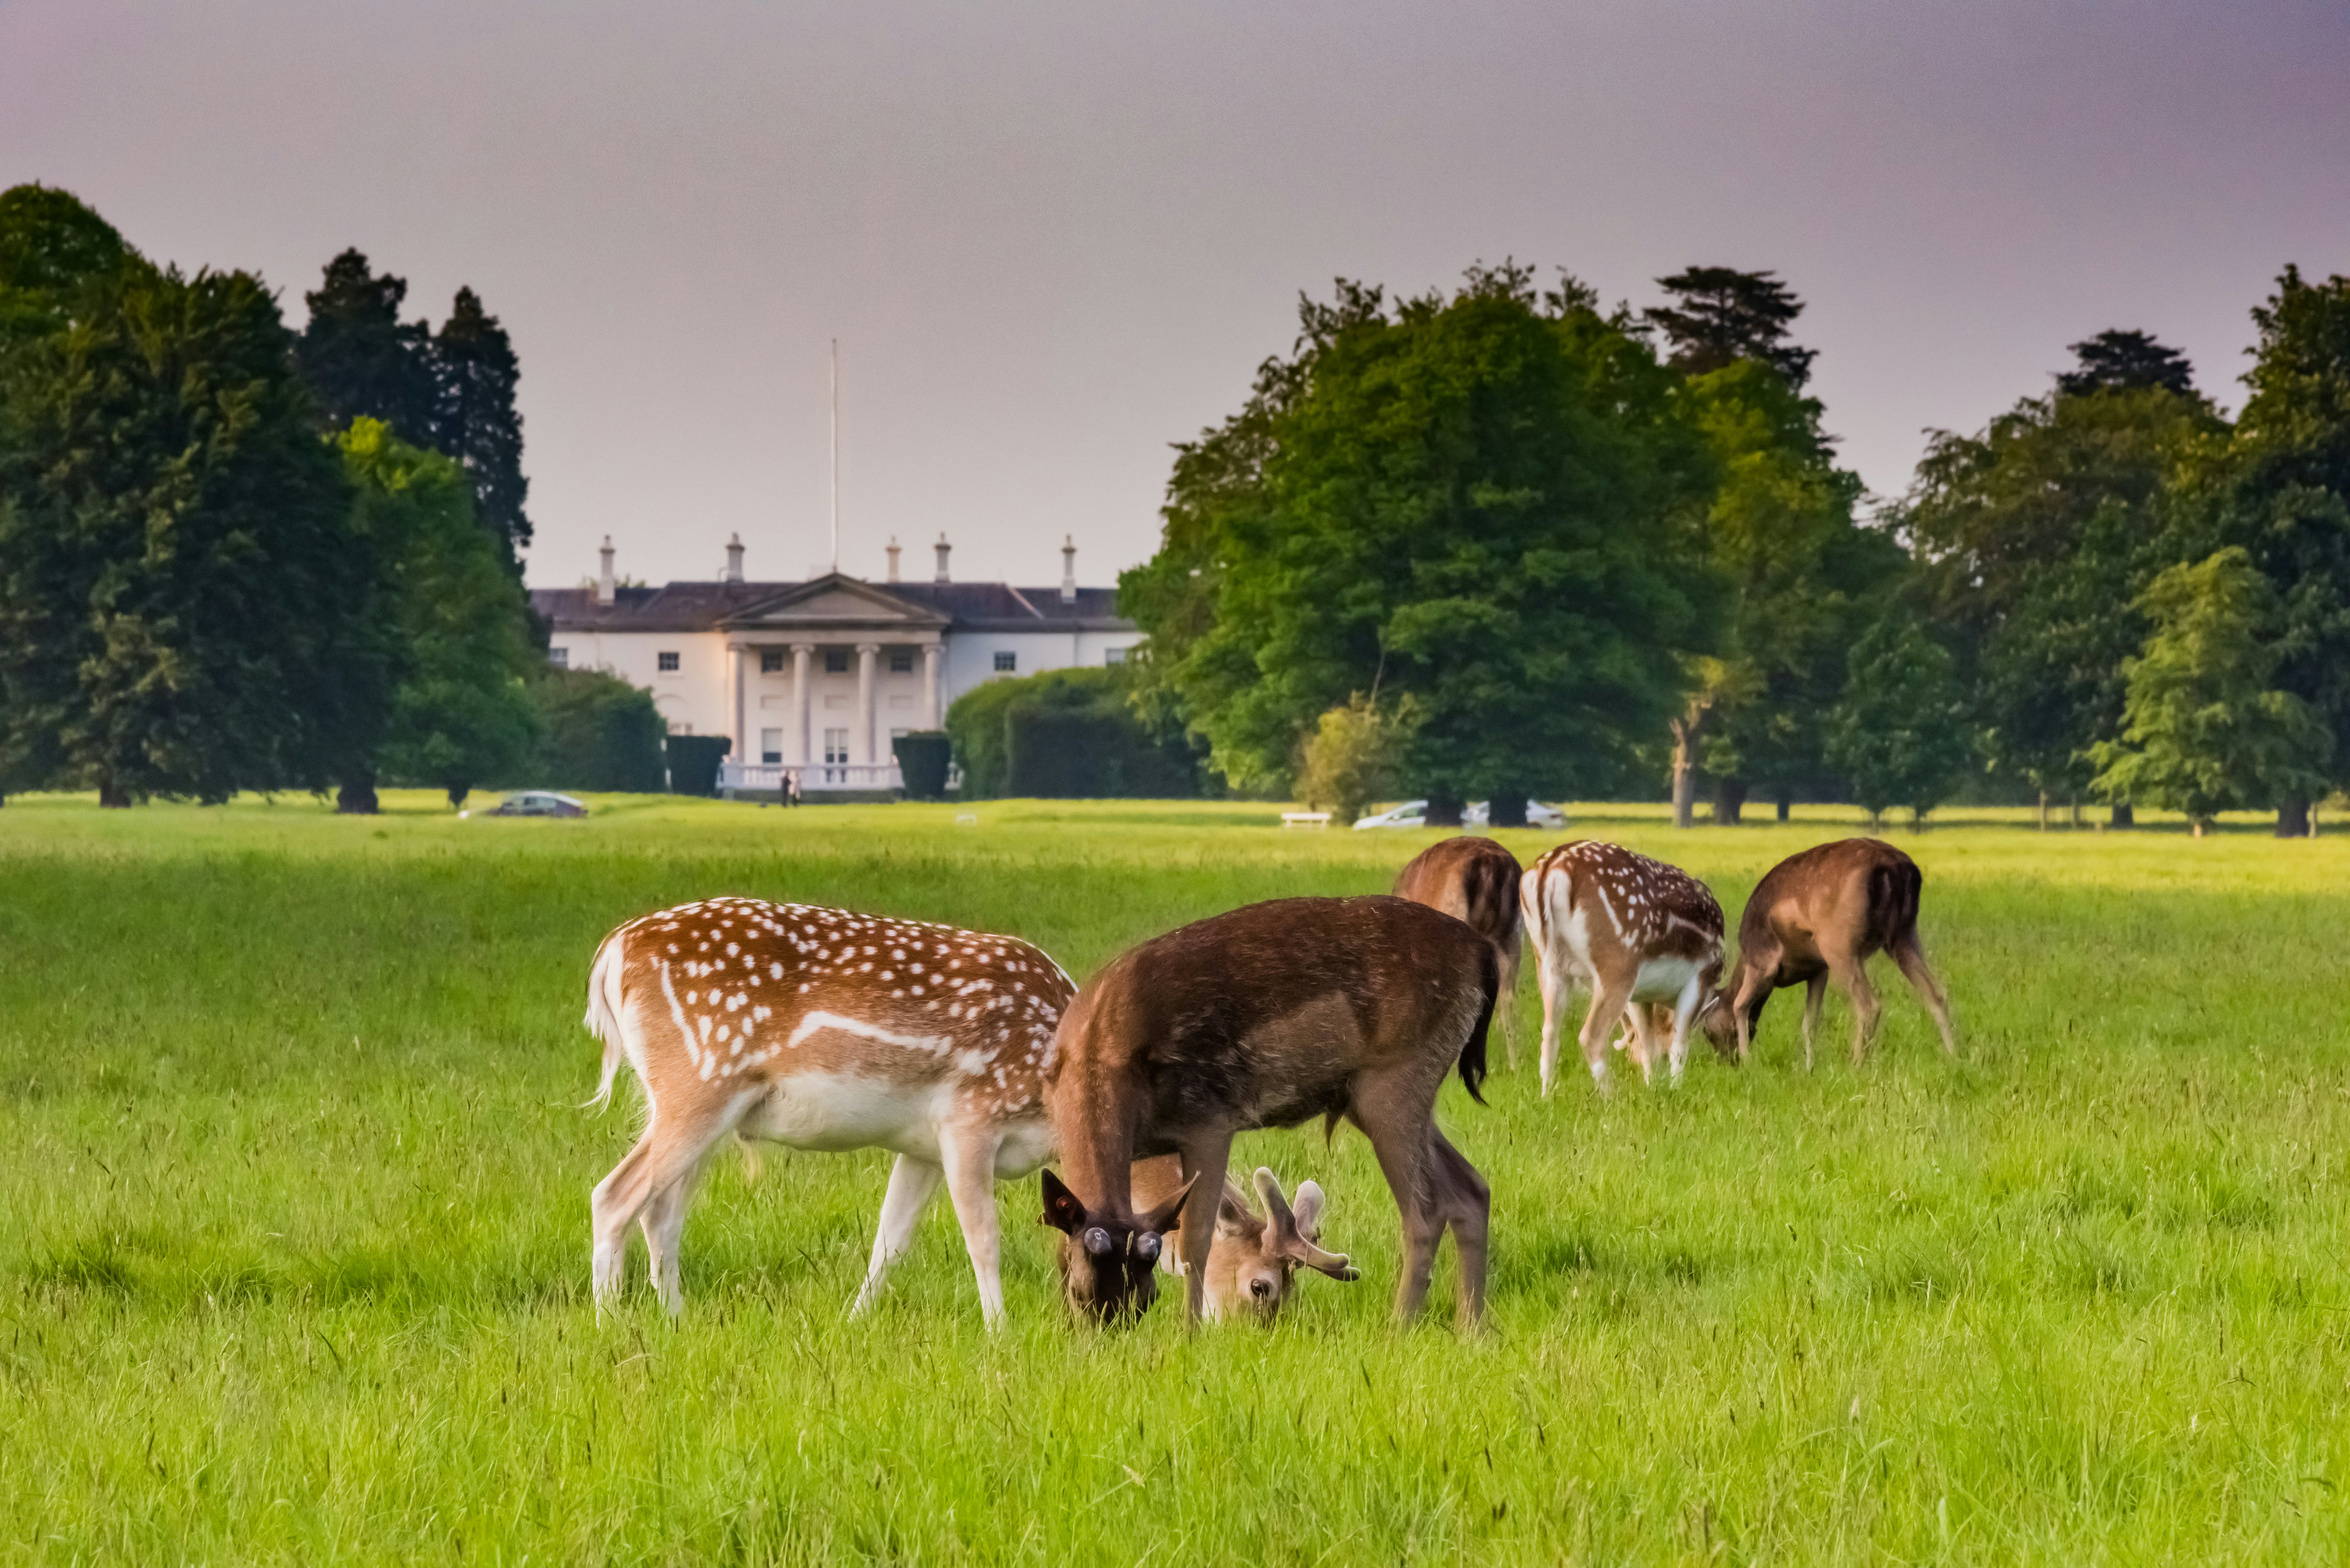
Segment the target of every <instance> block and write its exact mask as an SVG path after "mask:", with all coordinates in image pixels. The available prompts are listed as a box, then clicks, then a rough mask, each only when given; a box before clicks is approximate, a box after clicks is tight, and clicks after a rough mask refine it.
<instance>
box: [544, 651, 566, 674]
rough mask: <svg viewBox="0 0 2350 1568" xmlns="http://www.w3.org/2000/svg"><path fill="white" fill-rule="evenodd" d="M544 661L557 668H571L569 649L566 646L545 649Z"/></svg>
mask: <svg viewBox="0 0 2350 1568" xmlns="http://www.w3.org/2000/svg"><path fill="white" fill-rule="evenodd" d="M546 661H547V662H548V663H549V664H552V665H553V666H555V668H556V669H557V670H568V669H570V668H571V650H570V649H567V648H550V649H547V650H546Z"/></svg>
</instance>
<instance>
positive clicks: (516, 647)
mask: <svg viewBox="0 0 2350 1568" xmlns="http://www.w3.org/2000/svg"><path fill="white" fill-rule="evenodd" d="M336 445H337V446H338V449H339V450H340V452H341V453H342V458H343V468H344V472H346V473H348V475H349V476H350V479H351V482H352V484H353V487H354V488H355V490H356V491H357V493H358V502H357V508H358V510H357V515H356V519H355V526H356V528H357V530H358V531H359V533H360V534H361V535H364V536H365V537H366V538H367V539H368V540H369V542H370V544H371V545H373V547H374V550H375V554H376V558H377V560H378V561H379V563H380V574H381V575H380V579H379V586H378V593H377V596H376V599H375V604H374V608H373V611H372V613H373V615H374V616H375V617H377V618H379V619H380V622H381V623H382V624H383V625H384V627H385V628H387V630H388V633H389V636H390V639H391V643H392V658H393V661H394V663H393V668H394V671H395V679H396V681H397V685H396V687H395V688H394V691H393V695H392V703H391V716H390V727H389V729H388V731H387V732H386V734H385V737H384V742H383V749H382V752H381V753H380V766H381V768H382V770H383V772H384V773H385V774H389V775H390V776H391V777H393V778H395V779H399V780H400V781H402V782H410V783H415V784H431V785H432V786H433V787H434V788H437V789H442V790H445V791H447V792H448V795H449V801H450V804H451V805H452V806H453V805H463V804H464V800H465V796H466V794H468V793H469V792H470V791H471V790H472V789H473V786H474V785H476V784H483V783H485V782H487V781H490V780H493V779H500V778H508V777H512V776H514V775H515V774H517V773H519V772H520V771H521V770H522V769H523V768H524V767H525V765H526V764H527V763H528V762H529V760H530V758H531V757H532V755H533V753H534V751H535V749H536V745H537V743H538V739H539V736H538V711H537V708H536V706H535V705H534V704H533V702H532V701H531V698H530V694H529V692H528V691H526V690H525V680H527V678H528V677H529V676H531V675H533V674H534V673H536V670H537V668H538V666H539V665H540V664H541V663H542V662H543V660H542V659H540V658H539V657H538V655H537V650H536V649H535V648H534V647H533V645H532V640H531V636H530V628H529V613H530V609H529V604H528V601H527V600H525V598H524V597H523V592H522V589H521V587H520V586H519V585H517V584H516V583H515V580H514V578H513V577H511V576H508V575H507V573H506V571H505V566H504V561H503V560H502V559H501V558H500V556H499V552H498V548H497V545H496V542H495V541H494V540H493V539H492V538H491V537H490V536H489V535H487V534H486V533H484V531H483V530H482V528H481V527H480V525H479V524H476V523H475V522H474V521H473V487H472V485H471V484H469V483H467V481H466V478H465V474H464V472H463V470H462V469H460V468H459V467H458V466H457V465H456V463H455V462H452V461H451V460H450V459H448V458H446V457H443V456H442V455H441V454H440V453H439V452H423V451H420V450H419V449H417V448H415V447H413V446H411V445H409V444H408V443H407V442H405V441H400V439H399V438H398V437H396V436H394V435H393V434H392V433H391V432H390V430H389V429H388V428H387V427H386V426H385V425H384V424H383V423H382V422H380V421H377V420H373V419H369V418H367V417H365V416H361V417H360V418H359V419H357V420H355V421H352V423H351V426H350V428H349V429H348V431H345V432H344V433H343V434H342V435H341V436H340V437H339V438H338V440H337V441H336ZM360 793H361V792H360V791H359V790H354V791H352V794H354V795H355V796H356V795H358V794H360ZM373 794H374V791H373V789H372V787H365V788H364V795H365V797H366V803H365V804H361V803H360V802H359V800H357V799H354V800H353V801H352V802H351V803H349V804H348V805H347V809H355V810H366V809H370V808H371V805H372V796H373Z"/></svg>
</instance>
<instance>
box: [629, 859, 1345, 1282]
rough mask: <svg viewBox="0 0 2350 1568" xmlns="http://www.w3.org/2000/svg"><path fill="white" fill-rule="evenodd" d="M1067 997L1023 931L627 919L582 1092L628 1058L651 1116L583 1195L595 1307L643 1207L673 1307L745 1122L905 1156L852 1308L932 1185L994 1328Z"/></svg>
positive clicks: (1066, 982) (747, 918)
mask: <svg viewBox="0 0 2350 1568" xmlns="http://www.w3.org/2000/svg"><path fill="white" fill-rule="evenodd" d="M1075 993H1076V985H1075V984H1074V983H1073V982H1072V981H1070V979H1069V977H1068V976H1067V975H1066V974H1064V973H1063V972H1062V971H1061V968H1060V966H1059V965H1058V964H1056V963H1055V962H1054V961H1052V960H1051V959H1050V958H1047V957H1046V956H1045V954H1044V953H1042V952H1040V951H1039V950H1036V949H1035V948H1033V947H1031V946H1029V945H1028V944H1027V943H1026V942H1024V941H1021V940H1018V939H1017V938H1014V937H1003V936H990V935H986V934H983V933H981V932H977V931H966V930H958V929H955V928H953V927H951V926H937V925H928V924H925V923H922V922H920V921H915V920H893V919H883V918H880V917H878V916H871V915H859V914H855V913H852V912H850V911H848V910H846V909H818V908H814V907H811V906H808V905H805V904H771V903H767V902H765V901H764V900H762V899H757V898H712V899H708V900H706V901H704V902H702V903H699V904H686V905H682V906H681V907H679V908H677V909H663V910H661V911H660V912H659V913H657V914H651V915H647V916H645V917H643V918H642V919H636V920H631V921H629V923H628V924H627V925H625V926H622V927H621V928H620V929H619V930H616V931H614V932H613V933H612V934H611V935H610V936H608V937H607V938H605V939H604V943H603V946H602V947H601V948H600V949H599V950H598V952H597V954H596V961H595V964H594V967H593V969H592V970H591V971H590V972H589V975H588V981H587V1028H588V1029H589V1031H590V1032H591V1033H594V1034H595V1035H596V1036H597V1037H598V1038H599V1039H600V1040H602V1041H603V1043H604V1062H603V1077H602V1082H601V1083H600V1084H599V1085H598V1087H597V1091H596V1097H595V1100H594V1101H592V1102H591V1103H592V1104H598V1105H600V1104H604V1103H606V1102H608V1101H609V1099H610V1098H611V1094H612V1082H613V1078H614V1076H615V1075H617V1074H618V1073H619V1068H620V1064H621V1063H622V1062H623V1061H625V1062H626V1063H627V1064H629V1066H630V1067H631V1068H633V1069H634V1070H635V1072H636V1075H637V1076H638V1078H639V1081H641V1082H642V1083H643V1085H644V1088H645V1096H646V1098H647V1099H648V1100H649V1101H650V1110H651V1115H650V1117H649V1118H648V1120H647V1122H646V1126H645V1131H644V1136H643V1137H640V1138H639V1139H638V1141H637V1145H636V1147H634V1148H632V1149H630V1150H629V1153H628V1156H627V1158H624V1159H622V1160H621V1161H620V1163H619V1165H618V1166H616V1167H614V1168H613V1170H612V1173H611V1174H610V1175H609V1176H607V1177H606V1178H605V1179H603V1180H602V1181H601V1182H599V1183H598V1184H597V1187H596V1190H595V1195H594V1200H593V1205H592V1226H593V1232H594V1236H595V1290H596V1295H597V1298H598V1300H599V1301H601V1300H603V1299H606V1298H608V1297H609V1296H611V1295H612V1294H613V1293H615V1292H617V1291H618V1290H619V1288H620V1282H621V1278H622V1273H623V1269H624V1264H625V1262H626V1258H627V1248H628V1232H629V1225H630V1224H631V1223H634V1222H636V1221H639V1220H641V1221H642V1223H643V1228H644V1233H645V1243H646V1246H647V1249H648V1250H649V1251H650V1254H651V1272H652V1282H653V1287H654V1289H655V1290H657V1291H658V1292H659V1293H660V1297H661V1301H662V1303H664V1304H665V1305H666V1306H667V1307H668V1308H669V1310H670V1311H671V1312H672V1313H674V1312H677V1311H678V1310H679V1309H680V1308H681V1306H682V1304H683V1297H682V1295H681V1293H680V1291H679V1288H678V1241H679V1237H680V1234H681V1231H683V1229H684V1226H685V1210H686V1205H687V1202H688V1200H689V1199H690V1197H691V1191H692V1184H693V1179H694V1175H695V1173H696V1171H697V1170H698V1169H699V1168H700V1167H701V1164H702V1160H703V1158H705V1157H706V1156H707V1155H708V1154H709V1153H710V1151H711V1150H712V1148H714V1147H717V1146H718V1145H719V1144H720V1143H721V1142H722V1141H723V1139H725V1138H726V1137H727V1136H728V1135H729V1134H736V1135H739V1136H741V1137H743V1138H744V1139H746V1140H747V1139H753V1138H764V1139H772V1140H774V1141H775V1142H778V1143H784V1144H788V1145H791V1146H793V1147H798V1148H806V1149H826V1150H844V1149H853V1148H869V1147H881V1148H889V1149H894V1150H896V1151H897V1155H898V1159H897V1163H896V1164H895V1165H894V1166H893V1167H892V1168H890V1172H889V1191H888V1195H887V1196H886V1197H885V1198H883V1199H882V1202H881V1221H880V1225H879V1230H878V1231H877V1233H876V1234H875V1236H874V1239H873V1258H872V1262H871V1264H870V1266H869V1267H868V1270H867V1272H866V1276H865V1283H864V1286H863V1288H862V1289H860V1290H859V1291H858V1294H857V1301H856V1304H855V1306H854V1307H853V1308H852V1309H851V1311H852V1313H861V1312H863V1311H865V1310H866V1309H867V1308H868V1307H869V1306H870V1305H871V1304H872V1303H873V1301H874V1299H875V1298H876V1296H877V1295H878V1294H879V1291H880V1288H881V1282H882V1277H883V1275H884V1273H885V1272H887V1271H888V1269H889V1264H890V1262H892V1261H893V1260H895V1259H896V1258H897V1257H898V1256H899V1254H900V1253H902V1252H903V1251H905V1250H906V1248H907V1246H908V1244H909V1243H910V1241H912V1239H913V1233H914V1224H915V1221H916V1220H919V1219H920V1217H921V1212H922V1210H923V1208H924V1207H925V1206H926V1205H927V1204H928V1203H929V1202H930V1199H931V1197H932V1196H933V1195H934V1194H935V1193H936V1192H937V1191H938V1189H939V1186H940V1183H941V1181H943V1182H944V1183H945V1185H946V1188H947V1191H948V1194H949V1196H950V1197H951V1198H952V1199H953V1200H954V1207H955V1217H956V1219H957V1220H959V1221H961V1223H962V1233H963V1242H964V1245H965V1247H966V1248H967V1249H968V1250H969V1251H970V1253H971V1262H972V1272H973V1273H974V1274H976V1275H977V1277H978V1281H979V1300H980V1310H981V1312H982V1314H983V1316H984V1317H985V1319H986V1321H987V1323H988V1324H989V1325H990V1326H991V1327H993V1326H994V1325H995V1324H999V1323H1000V1322H1001V1321H1002V1320H1003V1283H1002V1279H1001V1273H1000V1268H999V1246H1000V1240H999V1236H998V1226H997V1219H996V1207H995V1182H996V1179H998V1178H999V1177H1009V1176H1024V1175H1025V1174H1027V1173H1028V1172H1029V1171H1032V1170H1034V1169H1035V1168H1037V1167H1038V1166H1040V1165H1042V1164H1044V1163H1045V1160H1047V1159H1048V1158H1051V1157H1052V1153H1053V1131H1052V1124H1051V1122H1050V1120H1049V1119H1048V1118H1047V1116H1046V1115H1045V1103H1044V1095H1043V1089H1044V1085H1043V1081H1042V1080H1043V1074H1044V1068H1045V1062H1046V1060H1047V1059H1048V1057H1049V1055H1050V1054H1051V1050H1052V1044H1053V1030H1054V1027H1055V1025H1056V1024H1057V1023H1059V1022H1060V1017H1061V1012H1062V1010H1063V1009H1064V1008H1065V1007H1066V1006H1067V1005H1068V1002H1069V998H1070V997H1071V996H1072V995H1074V994H1075ZM1225 1248H1226V1250H1227V1251H1232V1252H1233V1253H1234V1254H1235V1257H1236V1259H1237V1258H1238V1257H1240V1256H1242V1255H1247V1256H1253V1255H1254V1252H1253V1250H1252V1248H1251V1247H1250V1246H1248V1245H1246V1244H1243V1243H1242V1242H1237V1241H1236V1242H1229V1243H1226V1244H1225ZM1340 1262H1341V1264H1342V1265H1343V1262H1344V1260H1343V1259H1342V1260H1340ZM1234 1266H1235V1267H1237V1266H1238V1263H1237V1262H1235V1264H1234Z"/></svg>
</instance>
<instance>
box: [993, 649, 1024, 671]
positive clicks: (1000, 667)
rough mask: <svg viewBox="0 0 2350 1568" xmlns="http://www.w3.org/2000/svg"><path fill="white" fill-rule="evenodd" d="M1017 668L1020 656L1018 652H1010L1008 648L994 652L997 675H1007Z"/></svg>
mask: <svg viewBox="0 0 2350 1568" xmlns="http://www.w3.org/2000/svg"><path fill="white" fill-rule="evenodd" d="M1019 668H1020V656H1019V655H1018V654H1016V653H1014V652H1012V651H1011V650H1010V649H1004V650H1003V651H1000V652H998V653H997V654H996V656H995V672H996V673H997V674H998V675H1009V674H1011V673H1012V672H1013V671H1014V670H1018V669H1019Z"/></svg>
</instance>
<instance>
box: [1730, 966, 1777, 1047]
mask: <svg viewBox="0 0 2350 1568" xmlns="http://www.w3.org/2000/svg"><path fill="white" fill-rule="evenodd" d="M1769 983H1770V982H1769V981H1765V980H1764V979H1763V971H1760V970H1748V971H1746V972H1745V973H1744V974H1742V975H1741V976H1740V977H1739V981H1738V993H1737V994H1736V995H1735V996H1733V997H1731V1002H1730V1019H1731V1023H1735V1024H1736V1025H1737V1026H1738V1064H1739V1065H1740V1066H1742V1067H1743V1066H1744V1065H1746V1058H1747V1056H1748V1055H1749V1054H1751V1053H1752V1051H1753V1049H1754V1015H1753V1012H1752V1011H1751V1010H1752V1006H1753V1002H1754V993H1755V992H1757V991H1759V990H1761V989H1762V988H1763V986H1765V985H1767V984H1769Z"/></svg>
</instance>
